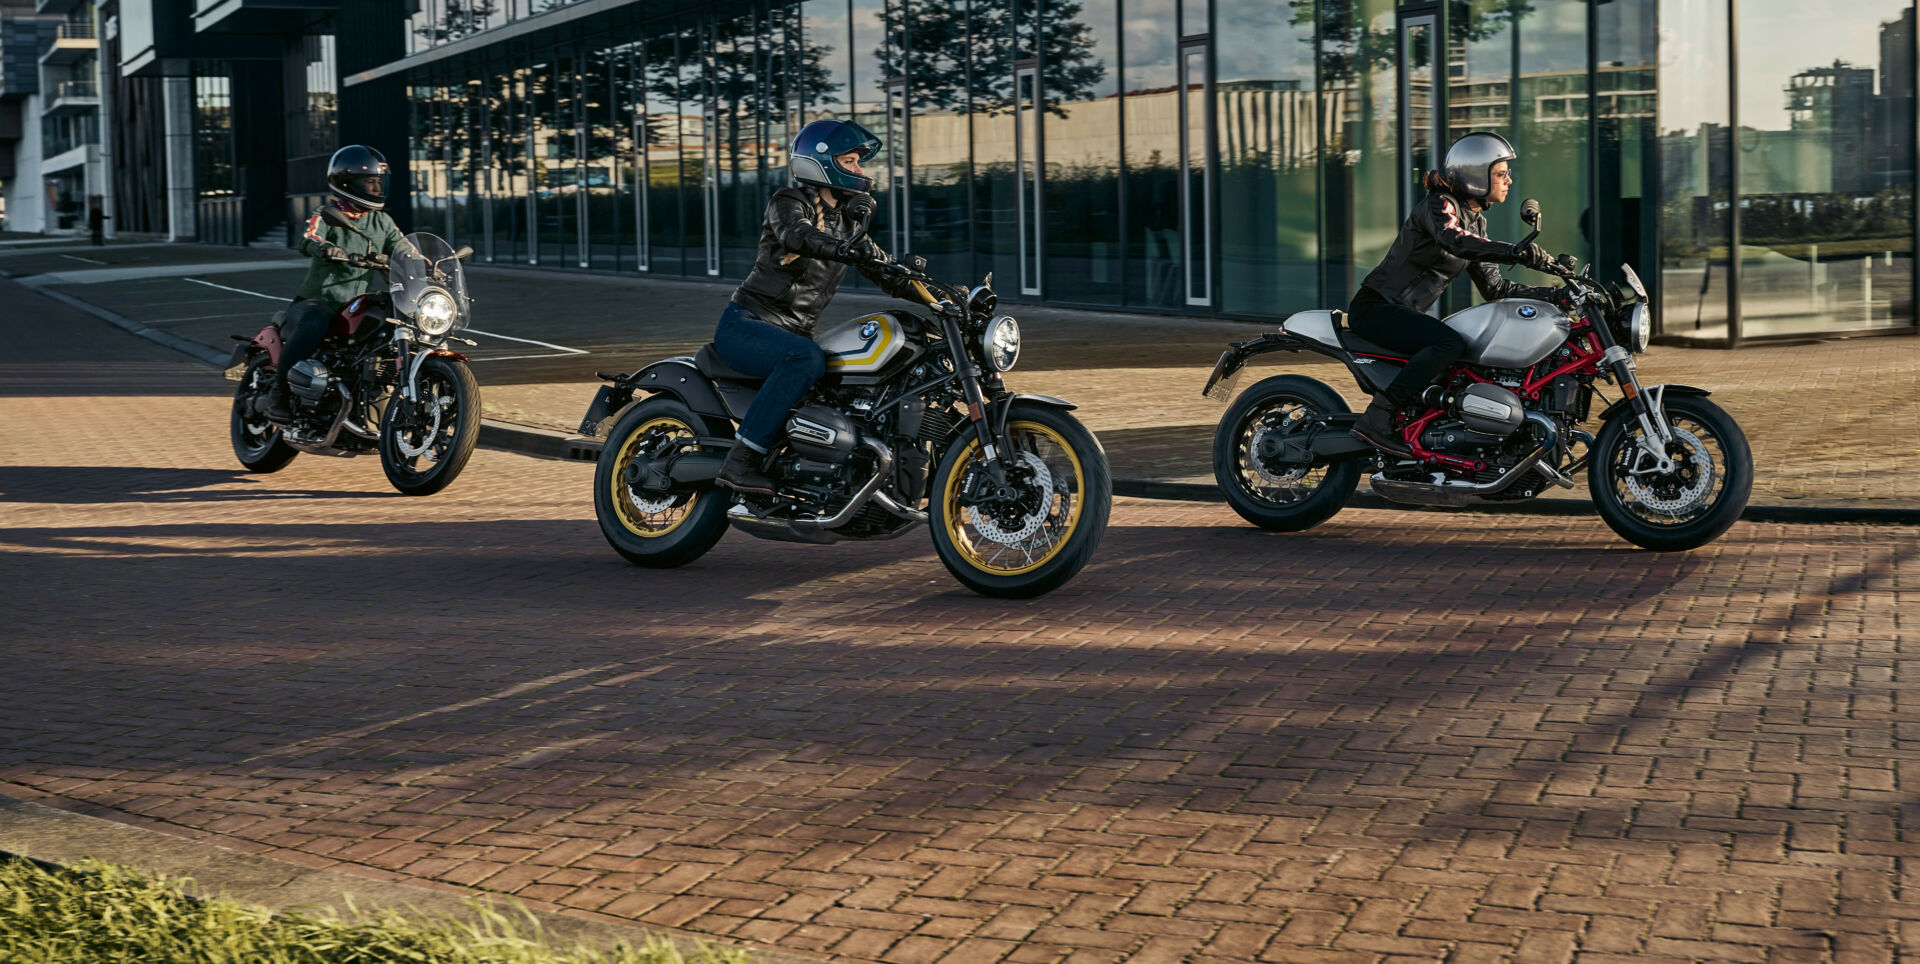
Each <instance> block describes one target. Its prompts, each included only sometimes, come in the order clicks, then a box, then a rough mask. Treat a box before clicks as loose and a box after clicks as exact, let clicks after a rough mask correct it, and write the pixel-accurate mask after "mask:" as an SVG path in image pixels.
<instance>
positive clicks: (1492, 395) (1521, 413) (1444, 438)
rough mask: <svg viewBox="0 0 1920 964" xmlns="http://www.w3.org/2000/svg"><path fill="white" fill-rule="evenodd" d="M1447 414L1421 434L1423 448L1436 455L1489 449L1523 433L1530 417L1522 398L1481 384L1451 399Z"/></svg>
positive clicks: (1470, 386)
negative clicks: (1524, 424)
mask: <svg viewBox="0 0 1920 964" xmlns="http://www.w3.org/2000/svg"><path fill="white" fill-rule="evenodd" d="M1447 415H1448V416H1450V417H1448V418H1443V419H1437V420H1435V421H1434V422H1433V423H1432V424H1431V425H1429V426H1428V427H1427V430H1426V431H1424V432H1422V433H1421V435H1420V444H1421V445H1424V446H1426V447H1427V448H1429V449H1432V450H1433V451H1435V452H1461V451H1465V450H1485V449H1489V448H1492V447H1494V446H1498V445H1499V444H1500V443H1501V442H1503V441H1505V440H1506V439H1507V438H1509V437H1511V436H1512V435H1513V433H1515V432H1517V431H1519V429H1520V426H1521V424H1523V423H1524V422H1525V421H1526V418H1527V412H1526V408H1525V406H1524V405H1522V404H1521V402H1520V396H1518V395H1515V394H1514V393H1512V392H1510V391H1507V390H1506V389H1504V388H1501V387H1500V386H1498V385H1487V384H1481V383H1475V384H1472V385H1468V386H1467V387H1465V388H1464V389H1462V390H1461V391H1460V392H1459V393H1457V394H1455V395H1454V396H1453V397H1452V398H1450V399H1449V400H1448V404H1447Z"/></svg>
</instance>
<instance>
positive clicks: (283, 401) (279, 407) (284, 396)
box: [267, 376, 293, 425]
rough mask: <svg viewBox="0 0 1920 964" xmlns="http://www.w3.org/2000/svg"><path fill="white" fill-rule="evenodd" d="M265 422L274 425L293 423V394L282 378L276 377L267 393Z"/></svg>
mask: <svg viewBox="0 0 1920 964" xmlns="http://www.w3.org/2000/svg"><path fill="white" fill-rule="evenodd" d="M267 421H269V422H272V423H274V424H275V425H285V424H287V423H288V422H291V421H293V392H292V390H291V389H289V388H288V387H287V380H286V378H285V377H284V376H281V377H276V378H275V379H274V380H273V389H272V390H271V391H269V392H268V393H267Z"/></svg>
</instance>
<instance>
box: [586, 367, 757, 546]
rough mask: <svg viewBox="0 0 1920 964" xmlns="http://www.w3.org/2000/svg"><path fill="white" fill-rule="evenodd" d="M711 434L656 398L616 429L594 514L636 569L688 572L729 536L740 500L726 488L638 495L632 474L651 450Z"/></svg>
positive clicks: (678, 406)
mask: <svg viewBox="0 0 1920 964" xmlns="http://www.w3.org/2000/svg"><path fill="white" fill-rule="evenodd" d="M710 434H716V433H712V432H709V431H707V429H706V420H705V419H703V418H701V417H700V416H698V415H695V414H694V413H693V412H692V410H690V409H688V408H687V406H686V405H684V404H682V403H681V402H680V401H678V400H677V399H672V398H667V397H665V396H655V397H653V398H650V399H647V400H646V401H644V402H641V403H640V404H638V405H635V406H633V407H632V408H629V409H627V413H626V414H625V415H622V416H620V419H619V421H617V422H615V423H614V425H613V429H612V431H609V432H608V433H607V443H606V445H605V446H604V447H602V448H601V449H600V462H599V464H598V465H597V466H595V467H594V470H593V513H594V515H595V516H597V517H598V518H599V520H600V534H601V535H602V536H605V537H606V540H607V545H610V546H612V547H613V551H615V552H618V553H619V554H620V555H621V556H622V557H624V558H625V559H626V560H627V561H628V562H631V563H633V564H634V565H636V566H647V567H649V568H653V569H672V568H675V567H677V566H684V565H686V564H687V563H689V562H692V561H694V560H695V559H698V558H700V557H701V556H704V555H706V554H707V551H708V550H710V549H712V548H713V547H714V545H715V544H716V543H718V542H719V541H720V537H721V536H724V535H726V533H727V509H728V507H729V506H731V505H732V504H733V500H732V499H731V498H729V497H728V496H727V494H726V493H724V492H722V491H720V490H719V489H718V488H715V487H712V486H708V487H705V488H701V489H697V490H693V491H688V492H677V493H648V492H642V491H640V490H637V489H635V488H634V487H633V486H632V485H631V484H630V483H628V481H627V479H626V475H625V472H624V470H625V469H626V467H627V465H628V464H630V463H631V462H632V461H633V460H634V458H635V457H636V456H637V455H639V454H640V452H641V450H642V449H643V448H649V447H658V446H661V445H662V444H672V443H671V442H670V440H672V439H675V438H679V437H683V436H684V437H686V438H688V439H691V438H692V437H693V436H696V435H710Z"/></svg>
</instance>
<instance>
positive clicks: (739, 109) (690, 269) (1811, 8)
mask: <svg viewBox="0 0 1920 964" xmlns="http://www.w3.org/2000/svg"><path fill="white" fill-rule="evenodd" d="M1736 38H1737V40H1736ZM1915 42H1916V41H1915V34H1914V4H1913V0H1856V2H1853V3H1849V4H1845V5H1824V4H1807V3H1804V2H1789V0H1593V2H1587V0H1446V2H1434V0H1423V2H1410V0H1402V2H1398V3H1396V2H1395V0H938V2H934V0H804V2H791V0H731V2H727V0H722V2H707V3H682V4H680V5H679V6H677V7H676V6H674V5H673V4H656V3H629V4H625V5H621V4H617V3H607V2H595V0H585V2H579V3H571V4H569V3H564V2H554V0H420V5H419V9H418V12H417V13H415V14H414V15H413V16H412V18H411V20H410V21H409V23H408V25H407V50H408V53H407V55H406V56H405V57H403V58H401V59H399V60H396V61H393V62H391V63H387V64H385V65H383V66H380V67H378V68H375V69H370V70H366V71H363V72H361V73H358V74H354V75H351V76H348V77H347V78H346V83H347V84H348V85H349V87H350V86H351V85H354V84H358V83H366V82H370V81H375V80H392V79H399V80H401V81H402V82H403V83H405V84H406V85H407V86H408V87H409V88H410V90H411V92H412V97H411V102H412V104H413V131H412V138H411V145H412V147H411V152H410V157H409V159H408V163H409V167H410V186H411V188H412V190H413V197H412V208H413V217H414V219H415V221H416V222H417V223H418V224H419V225H420V226H421V227H423V228H436V229H439V230H442V231H445V232H446V233H448V235H449V236H451V237H453V238H455V239H457V241H459V242H465V243H472V244H473V245H474V247H475V248H476V249H477V250H478V251H479V252H480V254H481V256H482V257H484V258H487V259H490V260H492V261H494V262H496V263H512V264H529V265H535V264H537V265H541V266H550V267H559V268H568V269H575V270H578V269H589V270H601V271H615V272H629V273H647V274H651V275H665V276H677V277H694V278H713V279H737V278H739V277H741V276H742V275H743V274H744V273H745V272H746V270H747V269H748V268H749V267H750V265H751V263H752V260H753V249H754V244H755V240H756V238H757V233H758V226H759V219H760V214H761V210H762V208H763V206H764V204H765V202H766V198H767V195H768V194H769V193H770V192H771V191H772V190H774V189H775V188H777V187H778V186H780V185H782V184H784V183H785V182H786V177H787V174H786V170H785V161H786V159H785V146H786V144H787V142H788V140H789V137H790V135H791V134H792V133H793V132H794V131H796V130H797V129H798V128H799V127H800V126H801V125H803V124H805V123H806V122H808V121H810V120H813V119H815V118H821V117H849V118H853V119H856V120H858V121H860V122H861V123H863V124H865V125H867V126H868V127H870V128H872V129H873V130H874V131H875V132H877V133H878V134H880V136H881V137H882V138H883V139H884V140H885V142H886V147H885V149H884V152H883V154H882V156H881V157H879V158H876V159H875V161H874V162H873V163H871V164H869V165H868V167H869V169H870V170H873V169H877V171H878V174H879V180H880V187H879V189H878V191H877V192H876V193H878V194H879V195H880V196H881V200H882V204H881V215H880V218H879V220H878V222H877V225H876V229H875V234H876V237H878V238H879V239H880V240H881V242H882V243H883V244H884V245H885V246H886V247H887V248H888V249H889V250H893V251H911V252H914V253H917V254H922V255H925V256H926V257H927V258H928V259H929V261H930V262H931V265H932V270H933V271H934V272H935V273H937V274H939V275H941V276H944V277H950V278H963V277H974V276H978V275H980V274H983V273H985V272H987V271H992V272H994V273H995V275H996V279H997V283H998V286H999V287H1000V289H1001V291H1002V292H1003V294H1004V295H1005V296H1008V297H1011V298H1014V299H1017V300H1026V301H1046V302H1052V303H1061V304H1076V305H1096V306H1110V307H1115V308H1124V309H1128V310H1136V311H1150V312H1169V313H1179V314H1218V315H1228V316H1237V317H1257V318H1271V317H1276V316H1284V315H1285V314H1287V313H1290V312H1292V311H1296V310H1299V309H1303V308H1308V307H1315V306H1323V305H1326V306H1337V305H1341V304H1344V303H1345V302H1346V301H1347V299H1348V298H1349V297H1350V296H1351V295H1352V294H1353V291H1354V289H1355V287H1356V286H1357V285H1358V283H1359V280H1360V278H1361V277H1362V276H1364V275H1365V273H1366V272H1367V271H1368V270H1370V269H1371V268H1372V266H1373V265H1374V264H1376V263H1377V262H1378V261H1379V260H1380V258H1381V257H1382V256H1383V255H1384V254H1385V252H1386V249H1387V247H1388V245H1389V244H1390V243H1391V241H1392V239H1393V237H1394V234H1395V232H1396V230H1397V228H1398V225H1399V223H1400V221H1401V219H1402V217H1403V216H1404V213H1405V211H1406V210H1407V208H1408V206H1409V205H1410V204H1411V203H1413V201H1414V200H1416V198H1417V194H1416V193H1415V192H1416V190H1417V189H1416V187H1415V181H1416V179H1417V178H1418V176H1419V175H1420V174H1421V173H1422V172H1424V171H1425V170H1427V169H1429V168H1431V167H1432V166H1434V165H1435V164H1436V163H1437V159H1438V157H1439V156H1440V155H1441V154H1442V153H1443V152H1444V150H1445V146H1446V145H1447V144H1448V143H1449V142H1450V141H1451V140H1452V139H1454V138H1455V137H1458V136H1459V135H1461V134H1463V133H1465V132H1467V131H1470V130H1478V129H1490V130H1496V131H1500V132H1502V133H1504V134H1505V135H1506V136H1507V137H1509V138H1510V139H1511V140H1512V141H1513V142H1514V144H1515V145H1516V147H1517V148H1518V149H1519V151H1520V154H1521V160H1520V162H1519V163H1518V164H1517V165H1516V166H1515V170H1516V174H1517V185H1516V199H1517V198H1519V197H1535V198H1538V199H1539V200H1540V201H1541V202H1542V205H1543V206H1544V208H1545V210H1546V212H1547V216H1546V221H1545V231H1544V233H1543V235H1542V237H1541V243H1542V244H1544V245H1545V246H1547V247H1548V248H1549V249H1551V250H1554V251H1556V252H1560V251H1564V252H1568V253H1572V254H1574V255H1577V256H1579V257H1580V258H1581V259H1582V261H1583V262H1584V261H1589V260H1595V261H1598V262H1599V269H1600V270H1602V271H1603V272H1605V273H1606V274H1608V276H1610V277H1614V276H1617V275H1616V274H1615V273H1616V272H1617V270H1618V267H1617V266H1618V265H1619V264H1621V263H1622V262H1625V263H1630V264H1632V265H1634V266H1635V268H1636V269H1637V270H1638V271H1639V272H1640V274H1641V276H1642V277H1643V278H1645V279H1646V280H1647V281H1648V283H1649V286H1650V287H1652V288H1655V289H1656V293H1655V303H1656V304H1657V305H1658V307H1659V309H1660V311H1659V324H1660V334H1661V335H1662V336H1663V337H1666V338H1669V339H1697V340H1699V341H1701V342H1704V343H1738V342H1739V341H1741V340H1743V339H1747V340H1750V339H1753V338H1757V337H1770V336H1804V335H1807V334H1811V333H1820V334H1824V333H1833V332H1841V331H1854V330H1894V329H1905V330H1912V329H1913V328H1914V325H1915V310H1914V299H1913V290H1914V260H1913V249H1914V232H1915V217H1914V190H1913V188H1914V154H1915V111H1916V103H1915V97H1914V69H1915ZM1517 211H1518V204H1517V203H1514V204H1508V205H1503V206H1501V207H1499V208H1496V209H1495V210H1494V211H1493V212H1492V215H1491V218H1490V224H1491V229H1492V233H1493V235H1494V236H1495V237H1496V238H1518V237H1519V236H1520V235H1521V234H1522V233H1523V231H1522V229H1521V226H1520V225H1519V222H1518V217H1517ZM1514 276H1515V277H1517V278H1524V276H1525V273H1524V272H1520V271H1518V270H1515V271H1514ZM1471 297H1472V295H1471V293H1470V291H1469V290H1468V289H1467V288H1466V286H1465V284H1464V283H1462V284H1461V285H1460V286H1458V287H1457V288H1456V290H1454V291H1452V292H1450V293H1449V295H1448V297H1447V302H1448V305H1447V306H1448V307H1458V306H1461V305H1464V304H1466V303H1467V301H1468V299H1470V298H1471Z"/></svg>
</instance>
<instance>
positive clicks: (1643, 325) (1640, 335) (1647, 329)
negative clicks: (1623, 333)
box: [1627, 300, 1653, 355]
mask: <svg viewBox="0 0 1920 964" xmlns="http://www.w3.org/2000/svg"><path fill="white" fill-rule="evenodd" d="M1652 340H1653V312H1651V311H1648V310H1647V303H1646V302H1645V301H1644V300H1642V301H1636V302H1634V303H1633V307H1632V308H1629V309H1627V350H1628V351H1631V352H1633V353H1634V354H1636V355H1638V354H1640V353H1641V352H1643V351H1646V350H1647V343H1648V342H1650V341H1652Z"/></svg>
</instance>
